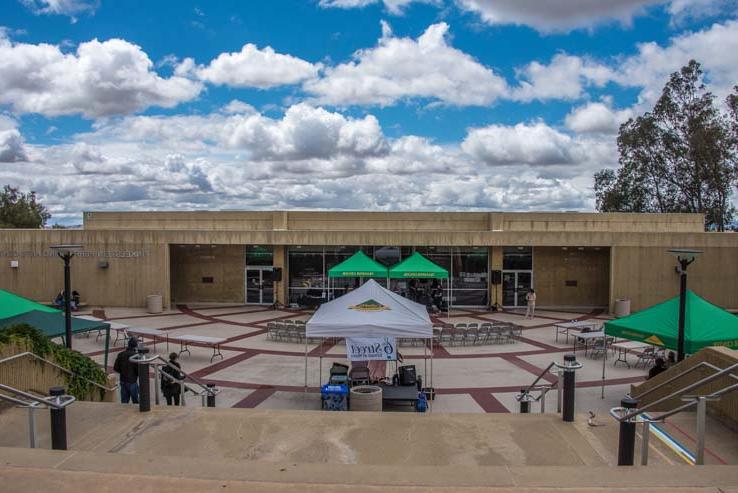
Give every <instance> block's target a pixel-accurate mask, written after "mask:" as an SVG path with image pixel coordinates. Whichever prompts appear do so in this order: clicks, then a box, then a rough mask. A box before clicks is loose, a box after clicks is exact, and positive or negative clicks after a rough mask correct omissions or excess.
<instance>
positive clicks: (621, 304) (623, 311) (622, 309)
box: [615, 300, 630, 318]
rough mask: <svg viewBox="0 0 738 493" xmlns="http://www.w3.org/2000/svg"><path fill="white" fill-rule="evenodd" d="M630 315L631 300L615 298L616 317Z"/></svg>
mask: <svg viewBox="0 0 738 493" xmlns="http://www.w3.org/2000/svg"><path fill="white" fill-rule="evenodd" d="M628 315H630V300H615V318H620V317H627V316H628Z"/></svg>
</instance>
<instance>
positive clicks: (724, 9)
mask: <svg viewBox="0 0 738 493" xmlns="http://www.w3.org/2000/svg"><path fill="white" fill-rule="evenodd" d="M667 12H669V14H670V15H671V23H672V25H673V26H679V25H681V24H684V23H686V22H687V21H690V20H699V19H704V18H707V17H713V16H717V15H720V14H728V15H730V14H736V12H738V3H736V1H735V0H672V2H671V4H669V7H668V8H667Z"/></svg>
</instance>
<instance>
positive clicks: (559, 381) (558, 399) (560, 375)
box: [556, 368, 564, 414]
mask: <svg viewBox="0 0 738 493" xmlns="http://www.w3.org/2000/svg"><path fill="white" fill-rule="evenodd" d="M563 381H564V372H563V371H561V368H559V371H558V372H557V380H556V412H557V413H559V414H561V401H562V397H563V392H562V388H561V387H562V386H563V385H562V383H563Z"/></svg>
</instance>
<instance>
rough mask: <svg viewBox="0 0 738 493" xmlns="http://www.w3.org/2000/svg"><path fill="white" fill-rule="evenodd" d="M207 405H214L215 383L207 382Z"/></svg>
mask: <svg viewBox="0 0 738 493" xmlns="http://www.w3.org/2000/svg"><path fill="white" fill-rule="evenodd" d="M208 390H209V391H210V392H208V407H215V392H214V390H215V384H214V383H209V384H208Z"/></svg>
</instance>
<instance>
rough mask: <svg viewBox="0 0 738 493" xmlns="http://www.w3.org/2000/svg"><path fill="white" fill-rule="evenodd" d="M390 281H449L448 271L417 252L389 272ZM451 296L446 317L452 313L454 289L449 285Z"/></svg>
mask: <svg viewBox="0 0 738 493" xmlns="http://www.w3.org/2000/svg"><path fill="white" fill-rule="evenodd" d="M389 277H390V279H448V278H449V277H448V271H447V270H446V269H444V268H443V267H441V266H440V265H438V264H436V263H435V262H432V261H431V260H428V259H427V258H426V257H424V256H423V255H422V254H420V253H418V252H415V253H413V254H412V255H410V256H409V257H408V258H406V259H405V260H403V261H402V262H400V263H398V264H395V265H393V266H392V267H391V268H390V270H389ZM448 288H449V296H448V303H447V304H446V309H447V311H446V315H447V317H448V316H450V313H451V300H453V287H452V286H451V283H450V282H449V283H448Z"/></svg>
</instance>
